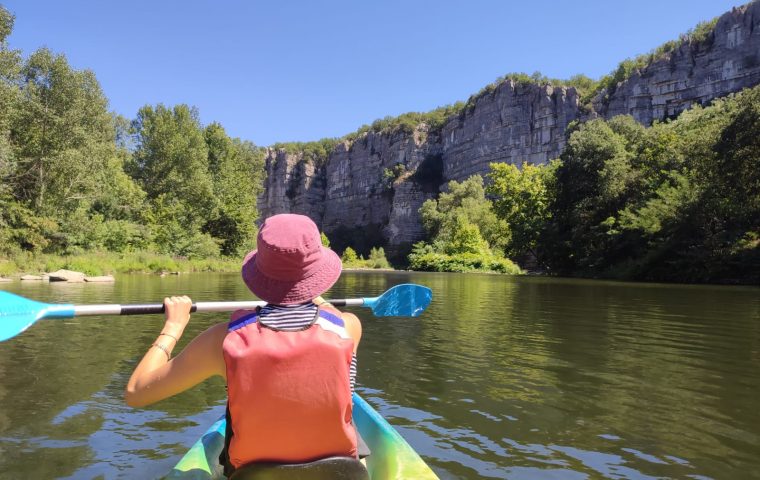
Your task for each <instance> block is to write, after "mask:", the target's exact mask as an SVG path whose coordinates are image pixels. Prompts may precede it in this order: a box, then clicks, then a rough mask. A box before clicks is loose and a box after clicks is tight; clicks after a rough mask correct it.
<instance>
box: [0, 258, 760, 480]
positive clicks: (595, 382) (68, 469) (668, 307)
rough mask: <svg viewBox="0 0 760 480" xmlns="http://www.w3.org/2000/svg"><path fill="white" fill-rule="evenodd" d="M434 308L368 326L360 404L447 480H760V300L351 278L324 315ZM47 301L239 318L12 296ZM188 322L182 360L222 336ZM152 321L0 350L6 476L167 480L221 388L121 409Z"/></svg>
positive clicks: (55, 294) (651, 288)
mask: <svg viewBox="0 0 760 480" xmlns="http://www.w3.org/2000/svg"><path fill="white" fill-rule="evenodd" d="M408 282H412V283H421V284H424V285H427V286H429V287H430V288H432V289H433V292H434V297H433V302H432V304H431V305H430V307H429V309H428V311H427V312H426V313H425V314H424V315H423V316H422V317H420V318H417V319H409V318H395V317H390V318H373V317H372V316H371V313H370V312H369V311H368V310H365V309H360V308H357V309H354V310H353V311H354V312H355V313H357V314H358V315H360V317H361V318H362V320H363V324H364V336H363V341H362V345H361V347H360V354H359V355H360V356H359V383H360V385H359V390H360V392H361V393H362V394H363V395H364V396H365V398H367V400H368V401H369V402H370V403H372V404H373V405H375V406H376V407H377V408H378V410H379V411H380V412H381V413H382V414H383V415H385V416H386V417H387V418H388V419H389V420H390V421H391V422H392V423H393V424H394V425H396V426H398V428H399V430H400V431H401V433H402V434H403V435H404V436H405V437H406V438H407V439H409V441H410V442H411V443H412V444H413V446H414V447H415V448H416V449H417V450H418V451H419V452H420V453H421V454H422V455H423V456H425V458H426V459H427V460H428V461H429V462H430V463H431V465H432V466H433V467H434V469H436V471H437V472H438V473H439V474H440V475H441V477H442V478H514V479H522V478H531V479H534V478H538V479H542V478H547V479H548V478H562V479H574V478H600V477H606V478H687V477H688V478H760V473H759V472H760V460H758V459H760V413H758V410H757V408H756V405H757V400H756V399H757V397H758V395H759V394H760V295H759V294H760V290H758V289H752V288H734V287H731V288H726V287H687V286H666V285H651V284H650V285H641V284H625V283H613V282H593V281H578V280H563V279H547V278H512V277H502V276H492V275H451V274H421V273H398V272H395V273H382V274H372V273H351V272H348V273H345V274H344V275H343V276H342V277H341V280H340V282H339V283H338V284H337V285H336V286H335V287H334V288H333V291H332V292H330V296H332V297H333V298H343V297H351V296H357V295H361V296H375V295H378V294H380V293H382V292H383V291H384V290H386V289H387V288H388V287H390V286H392V285H395V284H398V283H408ZM3 288H4V289H8V290H11V291H14V292H16V293H20V294H22V295H24V296H27V297H30V298H35V299H39V300H43V301H63V302H67V303H130V302H134V303H137V302H146V301H158V300H160V299H161V298H162V297H163V296H164V295H169V294H176V293H188V294H190V295H191V296H193V298H194V299H196V300H218V299H245V298H251V295H250V294H249V293H248V292H247V290H246V289H245V286H244V285H243V284H242V282H240V281H239V278H238V276H237V275H234V274H232V275H223V274H203V275H180V276H170V277H165V278H159V277H155V276H146V275H132V276H123V277H120V278H119V279H118V281H117V282H116V283H115V284H113V285H88V284H84V285H82V284H79V285H60V284H41V283H38V284H31V285H27V284H20V283H12V284H4V285H3ZM221 319H222V318H221V317H220V315H218V314H216V315H212V314H205V315H194V316H193V319H192V321H191V323H190V326H189V327H188V332H187V335H186V336H185V338H184V339H183V343H185V342H187V341H188V340H189V339H190V338H192V336H194V335H195V334H197V333H199V332H200V331H202V330H203V329H205V328H207V327H208V326H209V325H211V324H212V323H214V322H216V321H219V320H221ZM160 325H161V319H160V318H157V317H147V316H146V317H133V318H117V317H110V318H107V317H96V318H85V319H81V320H80V319H72V320H49V321H41V322H38V323H37V324H35V325H34V326H33V327H32V328H31V329H30V330H28V331H27V332H25V333H23V334H22V335H21V336H19V337H17V338H15V339H13V340H11V341H8V342H4V343H2V344H0V451H2V452H3V453H4V455H2V456H0V477H2V478H96V477H102V478H159V477H160V476H161V475H163V474H164V473H166V472H167V471H168V470H169V469H170V467H171V466H172V465H173V464H174V463H175V462H176V460H177V459H178V457H179V456H180V455H181V454H182V453H183V452H184V451H185V450H186V449H187V447H188V446H189V444H191V443H192V442H193V441H194V440H195V439H196V438H197V437H198V436H199V435H200V434H201V433H202V432H203V431H204V430H205V428H206V427H207V426H208V425H209V424H210V423H211V422H212V421H213V420H215V419H216V418H217V417H218V415H219V414H220V412H221V411H222V410H223V405H224V400H225V392H224V386H223V384H222V382H221V381H211V382H207V383H204V384H203V385H201V386H199V387H197V388H195V389H193V390H191V391H189V392H186V393H184V394H182V395H180V396H177V397H175V398H173V399H170V400H166V401H164V402H161V403H159V404H157V405H156V406H154V407H153V408H151V409H138V410H135V409H130V408H128V407H126V406H125V405H124V404H123V401H122V397H121V395H122V391H123V388H124V385H125V383H126V380H127V378H128V376H129V374H130V373H131V370H132V369H133V368H134V366H135V363H136V362H137V361H138V360H139V358H140V356H141V355H142V354H143V353H144V351H145V348H146V346H147V345H150V343H151V342H152V341H153V339H154V337H155V333H156V332H157V330H158V329H159V328H160Z"/></svg>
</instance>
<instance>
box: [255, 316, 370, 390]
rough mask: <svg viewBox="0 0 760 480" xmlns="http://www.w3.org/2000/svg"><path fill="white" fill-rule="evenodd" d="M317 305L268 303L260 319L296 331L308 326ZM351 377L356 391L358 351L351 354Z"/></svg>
mask: <svg viewBox="0 0 760 480" xmlns="http://www.w3.org/2000/svg"><path fill="white" fill-rule="evenodd" d="M317 310H318V308H317V306H316V305H315V304H314V303H313V302H309V303H303V304H300V305H272V304H267V305H265V306H263V307H261V310H260V311H259V318H258V321H259V322H261V324H262V325H264V326H267V327H270V328H273V329H276V330H282V331H284V332H295V331H298V330H304V329H306V328H308V327H309V326H310V325H311V324H312V322H313V321H314V318H315V317H316V315H317ZM349 374H350V376H351V378H350V379H349V380H350V382H351V392H353V391H354V385H355V384H356V352H354V353H353V354H352V356H351V366H350V368H349Z"/></svg>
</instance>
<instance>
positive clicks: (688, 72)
mask: <svg viewBox="0 0 760 480" xmlns="http://www.w3.org/2000/svg"><path fill="white" fill-rule="evenodd" d="M758 27H760V3H751V4H749V5H745V6H743V7H740V8H735V9H733V10H732V11H730V12H728V13H726V14H724V15H722V16H721V17H720V19H718V23H717V24H716V26H715V29H714V30H713V32H712V34H710V35H709V36H708V37H707V39H706V40H705V41H704V42H702V43H697V44H690V43H688V42H685V43H684V44H682V45H681V46H680V47H679V48H678V49H676V50H675V51H673V52H670V53H669V54H668V55H667V56H666V57H665V58H662V59H660V60H658V61H655V62H653V63H652V64H651V65H649V66H648V67H646V68H644V69H642V70H639V71H636V72H634V73H633V75H631V77H630V78H629V79H628V80H626V81H625V82H622V83H620V84H619V85H618V87H617V88H616V89H615V91H614V92H613V93H612V94H610V95H609V97H608V98H607V99H605V98H604V96H605V93H606V92H602V94H601V95H599V96H597V98H595V99H594V101H593V107H594V110H595V111H596V112H597V113H598V114H599V115H601V116H603V117H605V118H612V117H614V116H615V115H623V114H628V115H632V116H633V118H635V119H636V120H637V121H638V122H639V123H642V124H644V125H650V124H651V123H652V122H653V121H654V120H664V119H666V118H673V117H676V116H677V115H678V114H680V113H681V112H683V111H684V110H686V109H687V108H689V107H691V106H692V105H695V104H700V105H704V104H706V103H709V102H710V101H711V100H713V99H715V98H718V97H723V96H726V95H728V94H730V93H734V92H738V91H739V90H742V89H743V88H746V87H751V86H754V85H757V84H758V83H760V28H758Z"/></svg>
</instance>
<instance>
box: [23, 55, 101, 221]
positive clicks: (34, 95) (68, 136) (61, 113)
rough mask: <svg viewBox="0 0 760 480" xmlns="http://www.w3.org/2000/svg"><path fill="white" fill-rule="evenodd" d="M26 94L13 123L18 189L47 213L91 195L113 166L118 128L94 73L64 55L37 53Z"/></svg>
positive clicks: (26, 70) (26, 71)
mask: <svg viewBox="0 0 760 480" xmlns="http://www.w3.org/2000/svg"><path fill="white" fill-rule="evenodd" d="M21 74H22V81H23V91H24V95H23V96H22V100H21V101H20V103H19V105H18V110H17V112H16V114H15V115H14V119H13V123H12V127H11V141H12V143H13V146H14V150H15V152H14V156H15V164H16V165H15V172H14V173H13V183H14V185H13V189H14V195H15V196H16V197H17V198H18V199H19V200H20V201H22V202H24V203H25V204H26V205H29V206H31V207H33V208H34V209H35V210H36V211H37V212H39V213H43V214H56V215H60V214H61V212H67V211H73V210H75V209H77V208H79V207H81V206H82V205H83V204H84V203H86V202H89V201H92V200H93V199H94V198H95V197H97V196H99V195H100V194H102V193H103V191H104V188H103V187H104V184H103V182H104V181H107V180H108V179H109V178H110V176H111V174H112V173H113V172H114V167H115V165H114V158H115V156H116V153H115V146H114V143H113V138H114V131H113V124H112V120H111V116H110V114H109V113H108V110H107V106H108V102H107V100H106V98H105V96H104V95H103V92H102V90H101V89H100V85H99V84H98V82H97V80H96V79H95V75H94V74H93V73H92V72H90V71H86V70H85V71H81V72H80V71H76V70H73V69H71V67H70V66H69V65H68V62H67V61H66V58H65V57H64V56H63V55H55V54H53V53H52V52H50V51H49V50H47V49H40V50H38V51H36V52H35V53H33V54H32V55H31V56H30V57H29V59H28V60H27V61H26V63H25V64H24V66H23V68H22V71H21Z"/></svg>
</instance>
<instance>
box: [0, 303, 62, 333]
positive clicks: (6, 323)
mask: <svg viewBox="0 0 760 480" xmlns="http://www.w3.org/2000/svg"><path fill="white" fill-rule="evenodd" d="M73 316H74V306H73V305H51V304H49V303H42V302H35V301H34V300H29V299H28V298H24V297H20V296H18V295H14V294H12V293H8V292H0V342H2V341H4V340H8V339H9V338H13V337H15V336H16V335H18V334H19V333H21V332H23V331H24V330H26V329H27V328H29V327H30V326H32V324H34V322H36V321H37V320H40V319H42V318H45V317H58V318H70V317H73Z"/></svg>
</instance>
